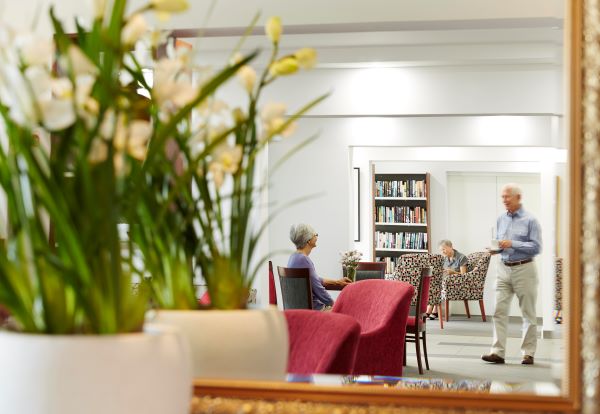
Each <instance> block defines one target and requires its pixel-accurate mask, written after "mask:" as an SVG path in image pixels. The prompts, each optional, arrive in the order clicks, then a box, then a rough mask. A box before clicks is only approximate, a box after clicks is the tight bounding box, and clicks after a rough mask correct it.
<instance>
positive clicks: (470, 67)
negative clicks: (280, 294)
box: [174, 1, 569, 392]
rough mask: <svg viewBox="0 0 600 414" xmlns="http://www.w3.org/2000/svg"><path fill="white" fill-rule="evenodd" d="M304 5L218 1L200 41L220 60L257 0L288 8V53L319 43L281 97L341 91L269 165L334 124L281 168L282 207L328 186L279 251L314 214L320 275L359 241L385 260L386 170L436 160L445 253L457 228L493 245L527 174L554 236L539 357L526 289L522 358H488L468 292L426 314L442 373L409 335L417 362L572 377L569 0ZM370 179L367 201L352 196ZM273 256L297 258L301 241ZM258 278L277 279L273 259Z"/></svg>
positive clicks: (280, 220) (296, 208)
mask: <svg viewBox="0 0 600 414" xmlns="http://www.w3.org/2000/svg"><path fill="white" fill-rule="evenodd" d="M224 3H231V2H224ZM289 3H291V2H284V3H283V5H281V4H280V5H279V6H276V5H274V4H273V2H271V3H269V2H266V3H261V4H260V5H259V4H255V3H253V2H249V4H245V5H244V6H241V7H242V8H243V9H244V10H240V12H239V13H234V14H232V15H228V14H227V13H224V10H225V9H226V8H227V6H228V4H220V3H219V4H218V5H217V7H216V9H215V11H214V13H213V15H212V17H211V19H209V20H208V25H207V27H208V29H206V30H205V31H204V32H203V37H202V38H200V39H198V40H195V41H193V43H194V48H195V49H197V50H198V51H199V53H200V55H201V56H203V58H204V59H206V62H207V63H214V64H221V63H222V62H224V61H225V60H226V58H227V56H228V53H229V51H230V50H231V48H232V47H233V46H234V45H235V43H236V42H237V38H238V36H239V35H240V34H241V33H242V31H243V30H242V29H240V28H241V27H243V26H244V25H245V24H246V23H247V21H246V20H245V19H244V18H242V17H247V16H251V15H252V14H253V11H254V10H255V9H252V7H253V6H256V9H258V8H262V9H263V15H264V16H267V15H271V14H278V15H281V17H282V20H283V23H284V26H285V31H286V34H285V35H284V38H283V39H284V41H283V44H282V48H283V53H285V52H286V51H289V52H293V51H294V50H295V49H297V48H299V47H304V46H311V47H315V48H317V50H318V52H319V65H318V66H317V68H316V69H315V70H313V71H311V72H307V73H302V74H299V75H297V76H294V77H291V78H289V79H282V80H281V81H280V82H278V83H277V84H276V85H274V87H273V90H271V91H270V92H269V96H267V99H266V101H269V100H270V99H269V97H270V96H272V100H282V99H283V100H284V101H285V102H286V104H288V106H289V107H290V108H291V109H297V108H298V107H300V106H301V105H302V104H303V103H305V102H307V101H308V100H310V99H312V98H314V97H316V96H319V95H320V94H322V93H323V92H331V96H330V97H329V98H328V99H327V100H326V101H325V102H324V103H323V104H321V105H320V106H319V107H317V108H316V109H315V110H314V111H312V112H311V114H310V115H308V116H305V117H304V118H303V119H302V120H301V122H300V123H299V128H298V130H297V131H296V133H295V134H294V136H293V137H292V138H289V139H287V140H284V141H281V142H277V143H274V144H273V145H271V146H270V148H269V153H268V166H269V168H273V167H274V166H275V165H277V164H278V162H279V161H280V160H281V159H282V157H283V156H284V154H286V153H287V152H288V151H289V150H290V149H292V148H293V147H294V146H296V145H298V143H299V142H300V141H301V140H302V139H303V138H304V137H309V136H312V135H313V134H314V133H316V132H318V133H319V135H320V137H319V139H318V140H317V141H316V142H314V143H312V144H310V145H309V146H307V147H306V148H303V149H302V150H300V151H299V152H297V153H296V154H295V155H294V156H293V157H291V158H290V159H289V160H287V161H286V162H285V163H284V164H283V166H282V167H281V168H279V169H278V170H277V172H276V173H275V174H274V175H273V176H271V178H270V187H269V191H268V205H269V207H270V208H273V209H276V208H277V207H278V206H281V205H283V204H286V203H288V202H290V201H291V200H294V199H297V198H300V197H303V196H306V195H315V196H314V197H312V198H310V199H309V200H307V201H303V202H301V203H297V204H294V205H292V206H290V207H286V208H285V209H284V210H283V212H282V213H281V214H280V215H278V216H277V217H276V218H275V219H274V220H273V222H272V223H271V226H270V229H269V235H268V240H265V242H264V246H263V247H264V250H265V251H278V250H281V249H290V250H291V249H292V245H291V243H290V242H289V239H288V233H289V227H290V225H291V224H294V223H298V222H307V223H310V224H311V225H312V226H313V227H315V229H317V231H318V233H319V235H320V237H319V246H318V248H317V249H315V250H314V252H313V253H312V254H311V258H312V259H313V261H314V262H315V265H316V268H317V271H318V272H319V274H320V275H321V276H324V277H329V278H338V277H340V276H341V272H342V270H341V266H340V264H339V252H340V251H346V250H350V249H355V248H356V249H358V250H360V251H362V252H363V254H364V258H365V259H367V260H371V259H374V252H373V249H374V248H373V236H374V224H373V218H372V217H373V198H372V188H373V177H372V172H373V171H374V172H375V173H423V172H427V173H429V174H430V207H429V208H430V212H429V214H430V227H431V228H430V251H431V252H432V253H437V242H438V241H439V240H441V239H450V240H452V241H453V242H454V243H455V246H456V247H457V249H458V250H460V251H462V252H463V253H465V254H466V253H470V252H475V251H480V250H483V249H484V248H485V247H487V246H489V240H490V239H491V238H492V234H491V232H492V230H491V229H492V228H493V227H494V223H495V218H496V217H497V216H498V215H499V214H500V213H501V212H502V211H503V207H502V206H501V204H500V196H499V194H500V188H501V186H502V185H503V184H504V183H507V182H518V183H520V184H521V185H522V186H523V188H524V191H525V193H524V206H525V208H527V209H529V210H530V211H531V212H532V213H533V214H534V215H535V216H536V217H537V218H538V220H539V221H540V224H541V227H542V231H543V243H544V250H543V253H542V254H541V255H540V257H539V258H538V260H537V261H536V264H537V266H538V272H539V281H540V283H539V291H538V301H537V307H536V313H537V316H538V318H539V321H540V322H539V335H540V337H541V338H540V340H539V342H538V354H537V355H536V364H535V366H534V367H532V369H530V367H522V366H520V364H519V362H520V358H519V356H520V355H519V350H518V346H519V345H518V344H519V342H520V339H519V336H520V312H519V310H518V306H517V305H516V303H515V302H516V301H514V302H513V306H512V309H511V313H510V315H511V316H514V317H515V321H514V326H512V325H511V332H510V334H509V336H510V339H509V349H508V352H509V353H510V356H509V360H508V362H509V363H508V364H507V365H506V366H502V367H500V366H493V367H490V366H488V365H486V364H484V363H483V362H482V361H481V360H480V359H479V357H480V355H481V354H483V353H487V351H488V350H489V346H490V344H491V318H488V321H487V322H485V323H484V322H482V321H481V319H479V318H480V316H478V314H479V312H478V311H479V309H473V308H477V304H476V302H473V303H472V306H471V308H472V309H471V311H472V314H473V316H472V317H471V318H470V319H467V318H466V317H465V316H463V315H462V314H464V313H465V309H464V307H463V304H461V303H456V304H453V305H452V307H451V309H450V311H451V314H452V316H451V318H450V321H449V322H448V323H446V324H445V325H444V329H443V330H442V329H440V328H439V326H438V323H437V322H438V321H430V322H429V323H428V325H427V329H428V333H429V335H428V337H429V338H428V345H429V346H430V349H429V352H430V354H429V359H430V363H431V368H432V369H431V371H426V373H425V375H424V376H419V374H418V371H417V370H416V366H415V365H416V364H415V363H414V362H415V356H414V351H413V352H412V353H411V350H412V349H413V348H411V346H410V345H409V348H408V364H407V367H406V369H405V373H404V374H405V375H406V376H410V377H420V378H422V377H430V378H440V377H441V378H447V379H457V378H473V379H480V380H500V381H521V380H522V381H524V382H536V381H545V382H550V383H553V384H555V385H557V386H560V385H561V381H562V380H563V379H564V376H565V370H564V366H563V361H564V351H565V346H564V344H563V341H562V339H563V338H562V332H563V327H564V326H563V325H558V324H556V323H555V315H554V313H553V312H554V311H555V305H554V296H555V295H554V294H555V292H554V290H555V288H554V286H555V283H554V278H555V271H554V259H555V258H556V257H562V258H563V259H564V260H565V263H564V266H565V268H566V269H568V263H566V262H567V259H568V251H569V246H568V237H569V232H568V228H567V226H566V223H567V217H568V208H567V201H568V200H567V197H566V196H565V195H566V194H568V191H569V189H568V183H569V176H568V168H567V158H568V155H567V147H568V133H567V130H566V125H567V124H568V123H567V122H565V117H566V108H567V104H566V101H567V100H568V96H569V94H568V92H566V87H565V83H566V82H565V79H566V76H565V67H566V66H565V63H564V56H565V53H564V50H563V49H564V41H563V38H564V36H565V34H564V30H563V28H564V27H565V25H564V17H563V15H564V8H565V5H564V4H563V2H561V1H552V2H547V1H545V2H531V3H529V2H528V3H527V4H523V3H522V2H498V1H487V2H486V7H485V8H484V7H477V6H476V5H475V2H473V1H452V2H444V5H443V6H441V5H439V4H437V3H436V4H435V5H434V4H433V3H432V2H419V3H418V5H416V4H414V3H415V2H410V3H411V4H410V5H408V3H409V2H384V1H379V2H375V3H370V4H369V6H366V5H362V6H360V5H355V6H356V7H343V6H342V5H341V4H338V6H339V7H336V6H335V5H331V6H328V7H327V9H325V10H323V7H322V6H323V5H320V7H319V6H317V3H316V2H310V3H313V4H312V6H314V7H312V8H311V7H310V5H311V4H308V5H306V4H305V6H303V8H302V9H303V10H302V11H300V10H299V9H297V8H296V7H297V6H294V5H292V4H289ZM334 3H339V2H334ZM392 3H393V4H392ZM396 3H403V4H396ZM480 3H481V2H477V4H478V5H479V6H481V5H480ZM306 6H308V7H306ZM237 7H239V6H238V5H236V8H237ZM330 7H331V8H330ZM244 11H246V12H248V13H244ZM334 11H335V12H334ZM175 23H177V24H182V22H174V24H175ZM187 26H188V27H189V26H193V25H191V24H187ZM179 27H186V26H185V25H181V26H179ZM567 38H568V36H567ZM255 47H260V48H262V49H263V50H268V49H269V46H268V44H267V43H266V39H265V38H264V36H251V37H249V38H248V39H247V41H246V44H245V46H244V50H248V51H249V50H253V49H254V48H255ZM259 64H260V63H259ZM226 93H227V94H229V95H230V96H229V97H228V98H231V99H236V98H241V96H242V91H241V90H240V88H239V87H238V86H237V85H231V88H230V89H229V90H228V91H227V92H226ZM354 168H359V171H360V173H359V184H358V185H356V184H355V183H354V182H353V181H352V180H351V177H352V172H353V169H354ZM357 189H360V196H359V208H358V212H356V211H354V209H353V203H352V200H353V197H354V194H355V193H356V191H357ZM266 214H269V212H266ZM356 223H358V226H359V232H358V233H359V234H360V239H359V240H358V241H355V230H356V229H355V226H356V225H357V224H356ZM272 260H273V263H274V265H285V264H286V263H287V255H277V256H274V257H273V259H272ZM496 268H497V263H496V259H493V260H492V261H491V264H490V268H489V270H488V274H487V279H486V284H485V290H484V292H485V294H484V304H485V310H486V311H487V312H486V313H487V314H488V315H491V314H493V310H494V284H495V279H496ZM565 274H568V272H567V271H565ZM257 288H258V290H259V292H267V291H268V288H267V279H266V272H265V275H264V278H262V279H260V280H258V281H257ZM258 300H259V302H262V303H263V304H264V303H266V302H267V300H268V296H267V295H266V294H262V295H260V294H259V298H258ZM513 328H514V329H513ZM534 392H535V391H534ZM557 392H559V391H557Z"/></svg>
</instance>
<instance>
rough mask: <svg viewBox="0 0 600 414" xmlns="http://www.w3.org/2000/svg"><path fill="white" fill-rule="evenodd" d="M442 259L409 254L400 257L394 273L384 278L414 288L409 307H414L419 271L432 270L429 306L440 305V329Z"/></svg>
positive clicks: (430, 255)
mask: <svg viewBox="0 0 600 414" xmlns="http://www.w3.org/2000/svg"><path fill="white" fill-rule="evenodd" d="M443 263H444V257H443V256H442V255H440V254H430V253H411V254H405V255H402V256H400V258H399V260H398V264H397V266H396V269H395V270H394V273H392V274H391V275H387V276H386V277H387V278H388V279H391V280H399V281H402V282H407V283H410V284H411V285H412V286H414V288H415V294H414V296H413V299H412V302H411V306H415V305H416V301H417V289H418V288H419V280H420V278H421V269H422V268H424V267H431V268H432V273H431V275H432V278H431V284H430V285H429V303H428V304H429V305H432V306H434V305H440V306H439V308H440V327H441V328H442V329H443V328H444V322H443V315H442V313H441V312H442V306H441V303H442V300H441V292H442V276H443V273H442V270H443V268H442V265H443Z"/></svg>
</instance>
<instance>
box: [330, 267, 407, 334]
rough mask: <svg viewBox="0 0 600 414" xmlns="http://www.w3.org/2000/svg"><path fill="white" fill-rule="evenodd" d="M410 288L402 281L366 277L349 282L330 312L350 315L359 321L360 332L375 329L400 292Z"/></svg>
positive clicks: (393, 309) (394, 305) (392, 310)
mask: <svg viewBox="0 0 600 414" xmlns="http://www.w3.org/2000/svg"><path fill="white" fill-rule="evenodd" d="M407 289H408V290H410V294H411V297H412V294H413V293H414V288H413V287H412V286H411V285H410V284H408V283H404V282H396V281H391V280H379V279H369V280H361V281H360V282H355V283H351V284H349V285H348V286H346V287H345V288H344V290H342V292H341V293H340V296H339V297H338V298H337V300H336V301H335V303H334V305H333V311H334V312H339V313H343V314H345V315H350V316H352V317H353V318H355V319H356V320H357V321H358V323H359V324H360V327H361V330H362V334H364V333H365V332H369V331H372V330H376V329H379V328H380V327H381V326H383V325H385V324H386V322H387V321H388V320H390V319H391V317H392V315H393V314H394V313H395V312H396V310H397V309H396V308H397V304H398V298H399V297H400V291H402V293H403V292H404V291H406V290H407Z"/></svg>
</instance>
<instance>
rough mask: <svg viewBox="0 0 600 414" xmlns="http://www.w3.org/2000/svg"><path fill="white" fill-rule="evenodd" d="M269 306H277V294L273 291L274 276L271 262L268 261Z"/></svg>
mask: <svg viewBox="0 0 600 414" xmlns="http://www.w3.org/2000/svg"><path fill="white" fill-rule="evenodd" d="M269 305H277V292H276V291H275V274H273V262H272V261H270V260H269Z"/></svg>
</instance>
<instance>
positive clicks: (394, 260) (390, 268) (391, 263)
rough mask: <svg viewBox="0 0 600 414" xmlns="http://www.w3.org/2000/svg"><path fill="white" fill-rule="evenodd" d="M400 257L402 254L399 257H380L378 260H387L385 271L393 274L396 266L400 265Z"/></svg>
mask: <svg viewBox="0 0 600 414" xmlns="http://www.w3.org/2000/svg"><path fill="white" fill-rule="evenodd" d="M399 259H400V256H398V257H378V258H377V259H375V260H377V261H378V262H385V273H386V274H387V275H391V274H392V273H394V270H395V269H396V266H397V265H398V260H399Z"/></svg>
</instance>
